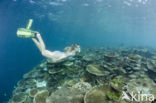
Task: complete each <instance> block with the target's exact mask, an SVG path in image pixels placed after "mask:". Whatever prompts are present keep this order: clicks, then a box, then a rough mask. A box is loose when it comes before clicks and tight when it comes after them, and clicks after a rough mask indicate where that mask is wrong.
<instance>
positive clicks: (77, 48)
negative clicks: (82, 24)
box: [64, 44, 80, 52]
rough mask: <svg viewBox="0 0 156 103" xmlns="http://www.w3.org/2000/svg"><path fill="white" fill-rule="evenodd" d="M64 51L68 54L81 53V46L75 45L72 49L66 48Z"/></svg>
mask: <svg viewBox="0 0 156 103" xmlns="http://www.w3.org/2000/svg"><path fill="white" fill-rule="evenodd" d="M64 50H65V51H66V52H73V51H75V52H80V45H78V44H73V45H72V46H71V47H66V48H65V49H64Z"/></svg>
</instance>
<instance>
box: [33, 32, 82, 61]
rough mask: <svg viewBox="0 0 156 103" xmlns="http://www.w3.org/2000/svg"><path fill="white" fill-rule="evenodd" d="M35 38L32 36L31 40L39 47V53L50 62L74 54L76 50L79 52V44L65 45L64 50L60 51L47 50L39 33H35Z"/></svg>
mask: <svg viewBox="0 0 156 103" xmlns="http://www.w3.org/2000/svg"><path fill="white" fill-rule="evenodd" d="M36 37H37V39H38V40H37V39H36V38H32V40H33V42H34V43H35V44H36V46H37V47H38V48H39V50H40V52H41V54H42V55H43V56H44V57H46V58H48V60H49V61H50V62H52V63H56V62H60V61H62V60H64V59H66V58H67V57H70V56H74V55H76V53H77V52H80V46H79V45H77V44H73V45H72V46H71V47H66V48H65V49H64V50H65V52H60V51H53V52H51V51H49V50H46V47H45V44H44V42H43V40H42V37H41V35H40V34H39V33H37V34H36Z"/></svg>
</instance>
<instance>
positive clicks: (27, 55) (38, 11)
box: [0, 0, 156, 101]
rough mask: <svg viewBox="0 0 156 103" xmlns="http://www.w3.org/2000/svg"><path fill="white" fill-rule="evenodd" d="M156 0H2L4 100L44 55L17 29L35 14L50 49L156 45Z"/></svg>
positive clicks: (0, 45)
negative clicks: (19, 34) (17, 34)
mask: <svg viewBox="0 0 156 103" xmlns="http://www.w3.org/2000/svg"><path fill="white" fill-rule="evenodd" d="M155 3H156V1H155V0H46V1H44V0H0V81H1V83H0V101H6V100H7V99H8V98H9V96H11V93H12V90H13V88H14V86H16V83H17V81H18V80H19V79H21V77H22V76H23V74H24V73H26V72H28V71H29V70H30V69H32V68H33V67H34V66H35V65H37V64H39V63H40V62H41V60H42V59H43V57H42V56H41V54H40V52H39V51H38V49H37V48H36V46H35V45H34V44H33V42H32V41H31V39H23V38H18V37H17V36H16V30H17V28H19V27H25V26H26V23H27V21H28V19H30V18H32V19H34V23H33V26H32V29H33V30H37V31H39V32H40V33H41V35H42V37H43V39H44V41H45V43H46V46H47V48H48V49H49V50H62V49H63V48H64V47H65V46H67V45H71V44H73V43H78V44H80V46H81V47H84V48H85V47H92V46H93V47H97V46H119V45H121V44H122V45H125V46H150V47H152V48H156V45H155V44H156V40H155V38H156V7H155Z"/></svg>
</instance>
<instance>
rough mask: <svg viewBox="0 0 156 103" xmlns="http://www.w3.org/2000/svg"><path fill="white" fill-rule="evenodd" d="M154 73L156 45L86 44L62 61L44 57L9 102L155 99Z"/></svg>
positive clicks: (139, 102)
mask: <svg viewBox="0 0 156 103" xmlns="http://www.w3.org/2000/svg"><path fill="white" fill-rule="evenodd" d="M155 76H156V50H154V49H150V48H142V47H121V48H105V47H101V48H100V47H99V48H84V49H82V51H81V53H79V54H78V55H76V56H75V57H73V58H68V59H67V60H65V61H63V62H60V63H55V64H53V63H48V62H47V61H46V60H44V61H42V62H41V64H39V65H37V66H36V67H34V68H33V69H32V70H31V71H30V72H28V73H27V74H25V75H24V76H23V79H22V80H20V81H19V82H18V83H17V87H16V88H15V90H14V91H13V94H12V98H10V100H9V102H8V103H156V100H155V99H153V100H152V101H151V99H152V97H151V95H152V96H154V97H155V98H156V78H155ZM131 92H133V93H135V94H138V93H140V94H147V97H146V98H144V100H139V96H135V98H133V96H132V95H131V94H132V93H131ZM123 93H126V94H127V96H128V97H129V98H123V96H124V95H123ZM148 98H149V99H148ZM145 99H147V100H145Z"/></svg>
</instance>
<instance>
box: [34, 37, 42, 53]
mask: <svg viewBox="0 0 156 103" xmlns="http://www.w3.org/2000/svg"><path fill="white" fill-rule="evenodd" d="M32 40H33V42H34V43H35V44H36V46H37V47H38V49H39V50H40V52H42V49H41V46H40V43H39V42H38V41H37V40H36V39H35V38H32Z"/></svg>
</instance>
